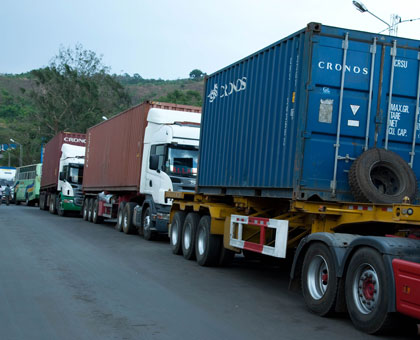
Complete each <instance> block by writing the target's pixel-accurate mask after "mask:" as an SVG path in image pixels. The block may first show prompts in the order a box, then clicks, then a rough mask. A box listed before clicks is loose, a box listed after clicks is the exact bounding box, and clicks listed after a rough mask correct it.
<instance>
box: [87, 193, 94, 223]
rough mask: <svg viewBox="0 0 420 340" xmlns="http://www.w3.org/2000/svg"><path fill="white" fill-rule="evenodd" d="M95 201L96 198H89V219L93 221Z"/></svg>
mask: <svg viewBox="0 0 420 340" xmlns="http://www.w3.org/2000/svg"><path fill="white" fill-rule="evenodd" d="M93 202H94V199H93V198H89V205H88V221H89V222H92V217H93Z"/></svg>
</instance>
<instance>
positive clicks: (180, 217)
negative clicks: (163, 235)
mask: <svg viewBox="0 0 420 340" xmlns="http://www.w3.org/2000/svg"><path fill="white" fill-rule="evenodd" d="M185 216H186V214H185V212H184V211H177V212H176V213H175V215H174V218H173V219H172V223H171V232H170V234H169V237H170V242H171V248H172V253H174V254H175V255H181V253H182V226H183V225H184V221H185Z"/></svg>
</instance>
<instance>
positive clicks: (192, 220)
mask: <svg viewBox="0 0 420 340" xmlns="http://www.w3.org/2000/svg"><path fill="white" fill-rule="evenodd" d="M199 222H200V215H199V214H197V213H194V212H191V213H188V215H187V217H186V218H185V221H184V225H183V226H182V255H184V258H186V259H187V260H194V258H195V251H194V250H195V249H194V248H195V235H196V233H197V226H198V223H199Z"/></svg>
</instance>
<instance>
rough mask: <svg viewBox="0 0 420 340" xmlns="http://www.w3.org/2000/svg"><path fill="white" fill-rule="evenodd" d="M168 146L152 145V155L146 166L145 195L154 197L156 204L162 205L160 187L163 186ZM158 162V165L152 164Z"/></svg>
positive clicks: (147, 158)
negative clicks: (162, 179) (162, 173)
mask: <svg viewBox="0 0 420 340" xmlns="http://www.w3.org/2000/svg"><path fill="white" fill-rule="evenodd" d="M166 149H167V148H166V145H151V146H150V153H149V155H148V157H146V158H145V160H146V161H147V162H148V164H147V166H146V173H145V176H146V181H145V186H144V193H145V194H149V195H152V197H153V201H154V202H155V203H161V202H160V201H161V200H162V198H161V197H160V186H161V172H162V171H163V169H164V162H165V158H166V152H167V150H166ZM154 162H156V164H152V163H154Z"/></svg>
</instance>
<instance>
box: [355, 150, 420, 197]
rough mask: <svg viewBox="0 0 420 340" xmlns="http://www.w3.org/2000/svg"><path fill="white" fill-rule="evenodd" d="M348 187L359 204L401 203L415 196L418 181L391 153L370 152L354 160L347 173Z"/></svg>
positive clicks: (403, 162)
mask: <svg viewBox="0 0 420 340" xmlns="http://www.w3.org/2000/svg"><path fill="white" fill-rule="evenodd" d="M349 184H350V188H351V191H352V194H353V196H354V198H355V199H356V200H357V201H360V202H372V203H401V202H402V201H403V199H404V197H406V196H407V197H409V198H410V199H411V200H412V201H413V200H415V199H416V195H417V179H416V175H415V174H414V171H413V170H412V169H411V168H410V166H409V165H408V164H407V162H406V161H405V160H403V159H402V158H401V157H400V156H399V155H398V154H396V153H395V152H392V151H390V150H384V149H377V148H375V149H370V150H368V151H366V152H364V153H362V155H361V156H360V157H359V158H357V159H356V160H355V161H354V163H353V165H352V166H351V168H350V171H349Z"/></svg>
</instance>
